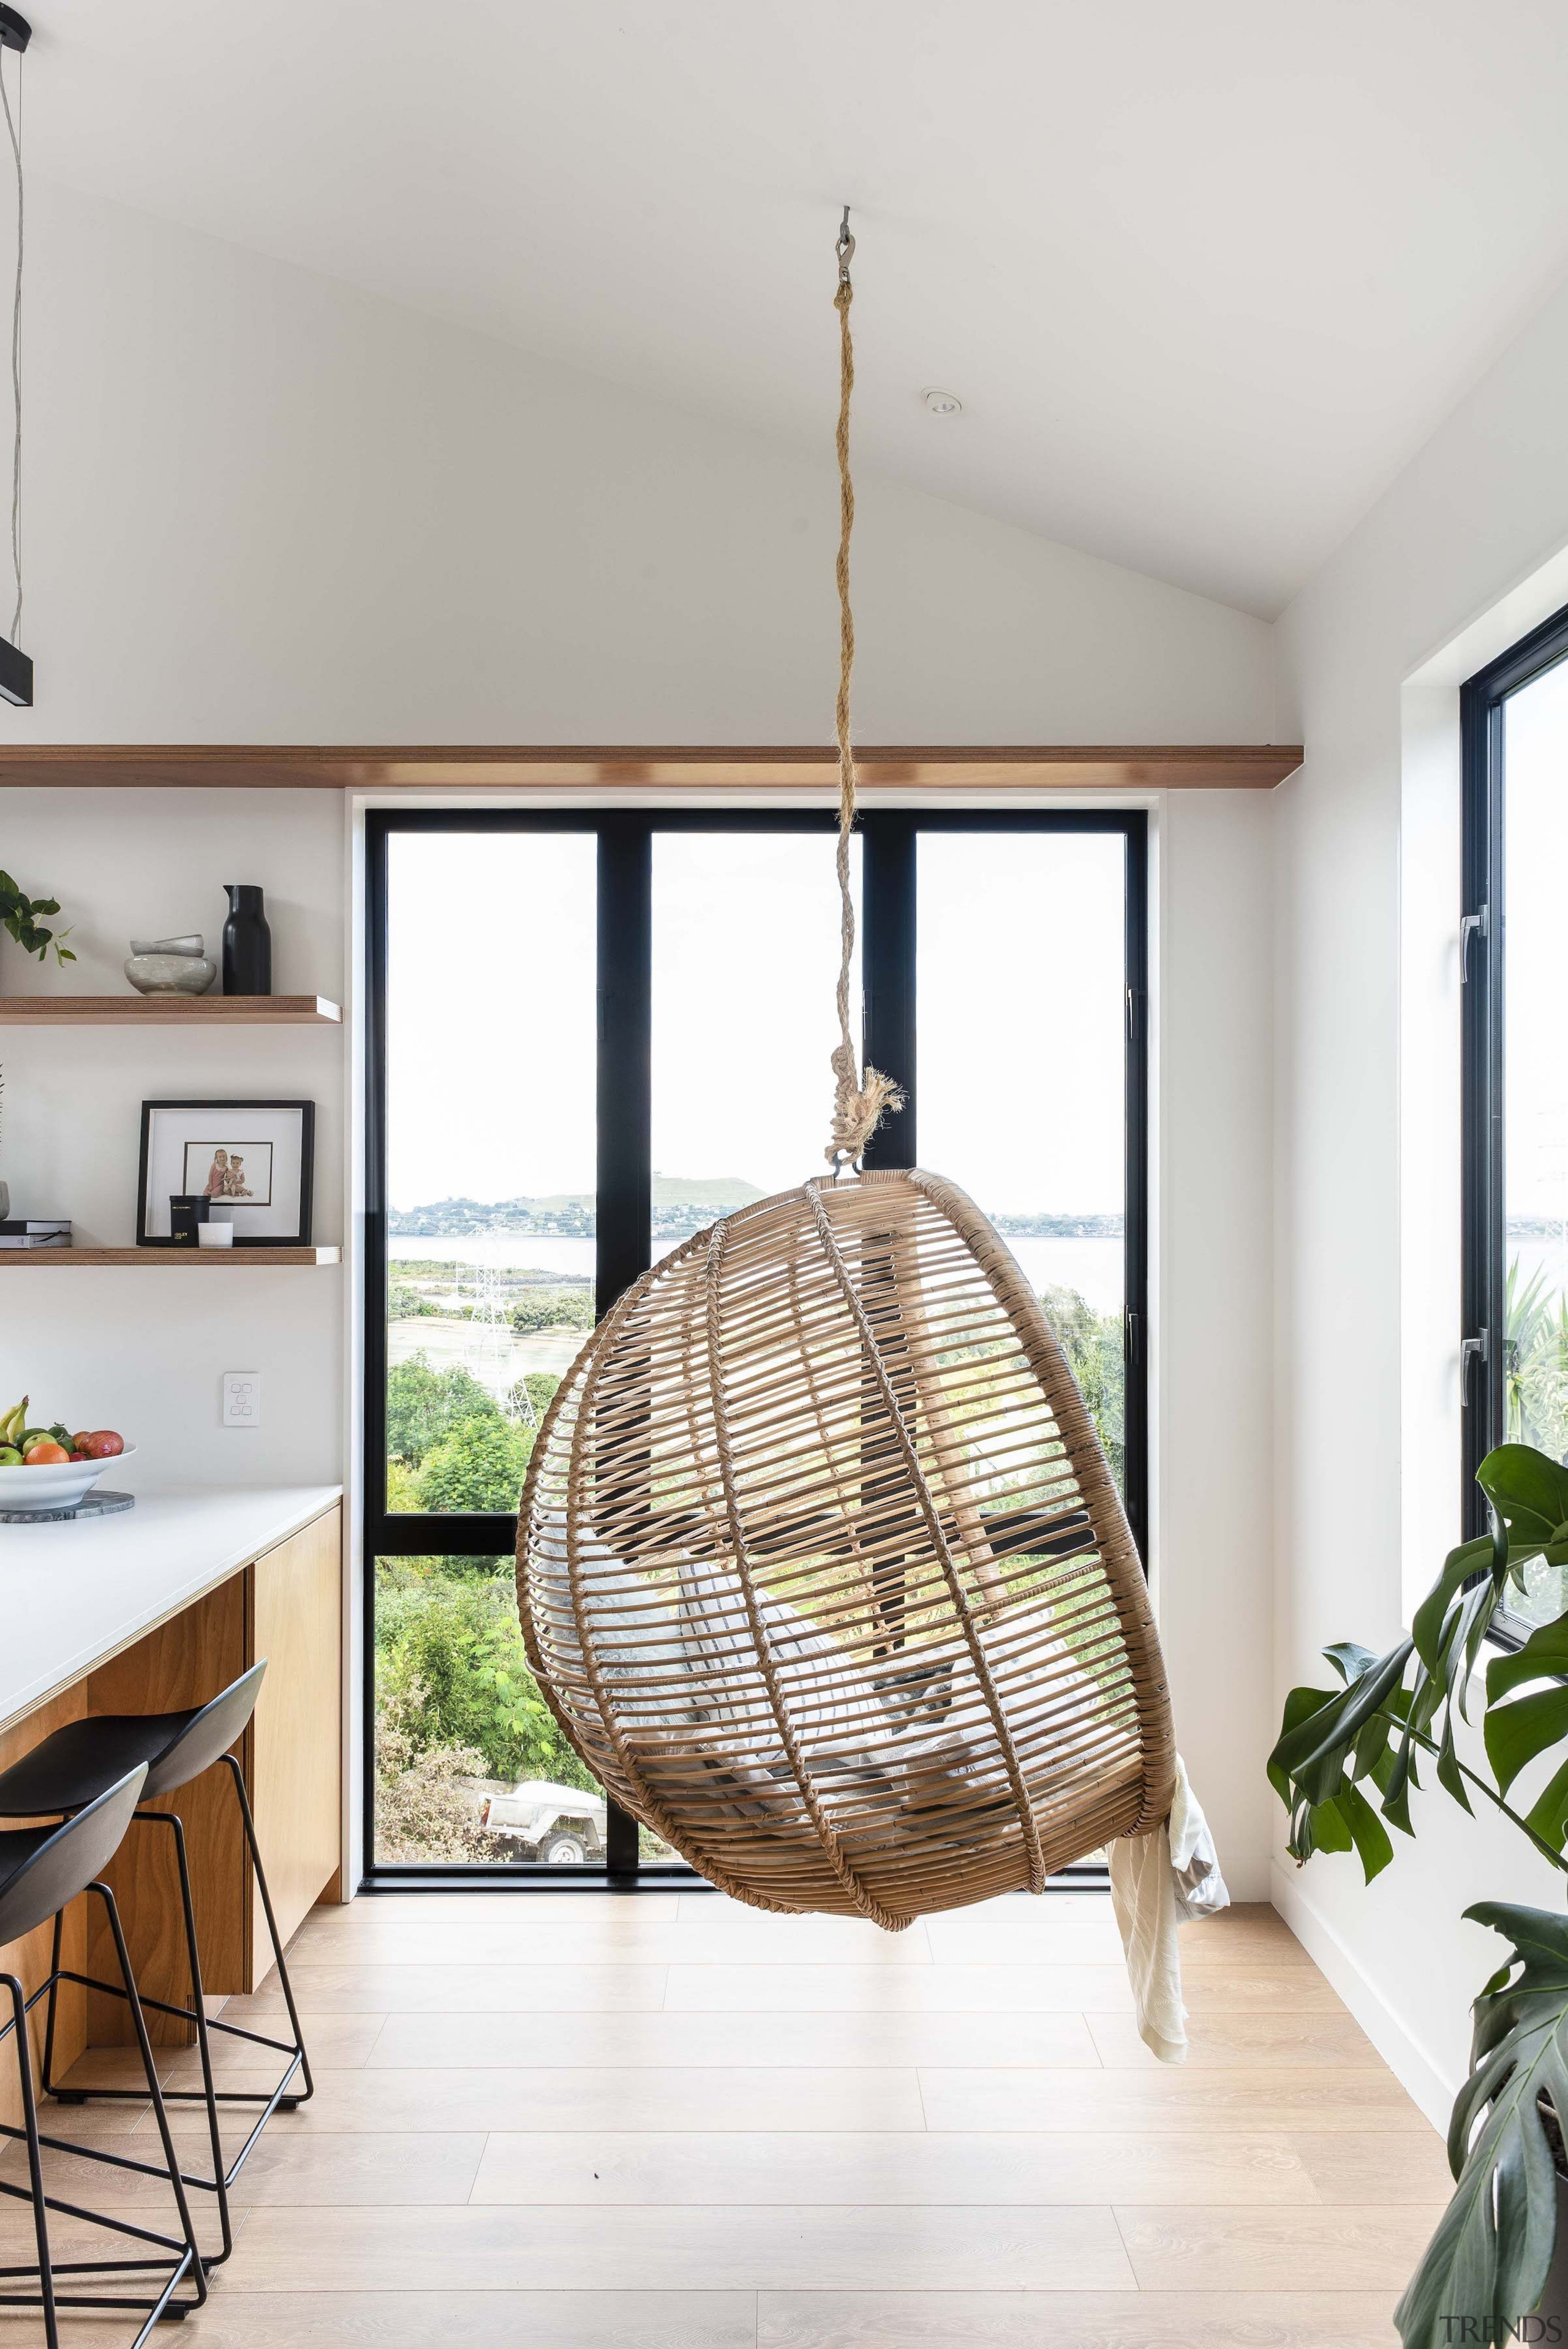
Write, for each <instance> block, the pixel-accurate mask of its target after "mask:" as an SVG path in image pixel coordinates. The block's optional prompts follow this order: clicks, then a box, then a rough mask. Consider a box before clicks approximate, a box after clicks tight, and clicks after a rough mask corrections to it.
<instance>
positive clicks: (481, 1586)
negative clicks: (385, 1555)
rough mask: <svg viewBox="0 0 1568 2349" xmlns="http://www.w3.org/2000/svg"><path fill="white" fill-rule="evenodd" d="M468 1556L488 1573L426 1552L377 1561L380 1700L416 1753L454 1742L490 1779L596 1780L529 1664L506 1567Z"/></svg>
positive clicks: (447, 1747) (577, 1783)
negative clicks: (449, 1567)
mask: <svg viewBox="0 0 1568 2349" xmlns="http://www.w3.org/2000/svg"><path fill="white" fill-rule="evenodd" d="M472 1563H473V1564H474V1565H476V1566H480V1565H482V1568H483V1570H482V1571H480V1572H477V1573H469V1574H463V1575H454V1574H450V1573H449V1572H447V1571H445V1570H444V1569H443V1568H440V1567H438V1566H436V1565H434V1563H433V1562H432V1561H429V1560H427V1559H416V1558H397V1559H390V1558H389V1559H383V1560H381V1561H380V1563H379V1565H378V1566H377V1577H376V1647H377V1658H376V1688H377V1703H378V1704H379V1705H382V1706H384V1707H386V1708H388V1709H389V1711H390V1712H391V1713H392V1715H393V1716H394V1717H395V1718H396V1720H397V1723H398V1724H399V1728H400V1732H401V1733H402V1735H403V1736H404V1737H405V1738H406V1739H407V1741H409V1751H410V1752H416V1753H423V1752H426V1751H429V1752H443V1751H449V1750H452V1749H456V1750H459V1751H461V1752H463V1753H464V1754H477V1755H479V1756H480V1759H481V1760H482V1764H483V1775H488V1776H490V1777H494V1778H506V1779H518V1778H554V1779H557V1780H559V1781H560V1782H561V1783H562V1785H569V1786H591V1785H593V1780H592V1779H591V1778H590V1777H589V1775H588V1773H587V1771H586V1770H585V1769H584V1768H583V1764H582V1763H581V1762H580V1761H579V1760H578V1759H577V1756H576V1755H575V1754H573V1751H572V1748H571V1747H570V1746H569V1745H568V1744H567V1743H566V1740H565V1738H564V1737H563V1736H562V1733H561V1731H560V1729H559V1727H558V1726H557V1724H556V1721H555V1717H554V1715H553V1714H552V1712H551V1710H550V1708H549V1706H548V1705H547V1704H546V1703H545V1702H544V1699H543V1697H542V1695H541V1694H540V1692H539V1686H538V1683H537V1682H536V1681H535V1680H534V1677H533V1674H532V1672H531V1671H530V1670H529V1665H528V1657H527V1654H526V1652H525V1651H524V1648H523V1644H522V1633H521V1630H520V1628H519V1625H518V1619H517V1595H516V1590H515V1587H514V1585H513V1582H512V1578H511V1571H510V1568H508V1570H506V1571H503V1572H501V1573H499V1574H498V1573H497V1572H496V1571H495V1570H494V1568H495V1562H494V1561H493V1560H485V1561H478V1560H476V1561H472ZM401 1766H404V1767H406V1766H407V1760H406V1759H405V1761H404V1762H403V1764H402V1765H401ZM471 1775H480V1772H479V1771H478V1770H477V1769H475V1770H473V1771H472V1773H471Z"/></svg>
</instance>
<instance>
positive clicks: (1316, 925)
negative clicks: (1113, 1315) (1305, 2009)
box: [1275, 294, 1568, 2112]
mask: <svg viewBox="0 0 1568 2349" xmlns="http://www.w3.org/2000/svg"><path fill="white" fill-rule="evenodd" d="M1565 367H1568V294H1564V295H1559V296H1558V297H1557V298H1556V299H1555V300H1553V302H1552V303H1551V304H1549V305H1547V306H1546V307H1545V308H1544V309H1543V310H1542V312H1541V313H1540V315H1539V316H1537V318H1536V319H1535V320H1534V321H1533V322H1532V326H1530V328H1529V329H1528V330H1527V332H1526V333H1525V334H1524V335H1523V336H1521V338H1520V339H1519V341H1518V342H1517V343H1516V344H1515V345H1514V346H1513V347H1512V348H1511V350H1510V351H1509V352H1508V354H1507V355H1506V356H1505V357H1504V358H1503V359H1502V360H1501V362H1500V363H1499V364H1498V366H1497V367H1494V368H1493V369H1492V370H1491V373H1490V374H1489V375H1488V376H1487V377H1486V378H1484V379H1483V380H1482V382H1481V383H1480V385H1479V386H1478V388H1476V390H1475V391H1474V392H1473V393H1472V394H1471V395H1470V397H1469V398H1467V399H1466V400H1465V401H1464V402H1463V404H1462V405H1461V406H1460V408H1459V409H1457V410H1456V412H1455V413H1454V415H1453V416H1452V417H1451V418H1450V419H1449V421H1448V422H1447V423H1446V424H1445V425H1444V426H1443V427H1442V429H1441V430H1440V431H1439V432H1438V433H1437V434H1436V435H1435V436H1434V437H1433V439H1432V440H1430V441H1429V443H1428V445H1427V447H1426V448H1425V449H1424V450H1423V451H1422V452H1421V454H1420V456H1419V457H1418V459H1417V460H1415V461H1414V462H1413V463H1412V464H1411V465H1410V466H1409V468H1408V470H1407V471H1406V472H1405V473H1404V474H1403V475H1402V476H1401V477H1400V479H1399V481H1398V482H1397V483H1396V484H1395V485H1394V487H1393V488H1392V489H1391V490H1390V491H1389V492H1388V493H1387V496H1386V497H1385V498H1384V499H1383V500H1382V501H1381V502H1380V503H1379V504H1378V505H1377V508H1376V509H1375V510H1374V511H1373V512H1372V513H1371V514H1369V515H1368V517H1367V520H1366V522H1365V523H1363V524H1362V526H1361V527H1360V528H1359V529H1358V530H1357V532H1356V533H1355V534H1354V536H1353V537H1352V538H1351V539H1350V540H1349V542H1348V543H1346V546H1345V547H1344V548H1342V549H1341V551H1340V552H1339V554H1337V555H1336V558H1335V559H1334V561H1333V562H1332V563H1331V564H1328V565H1327V566H1326V569H1325V571H1324V572H1323V573H1322V574H1320V575H1319V576H1318V578H1317V579H1315V581H1314V583H1313V584H1312V585H1311V586H1310V587H1309V588H1308V589H1307V590H1306V591H1305V593H1304V594H1303V595H1301V596H1300V597H1299V598H1298V600H1297V601H1296V602H1295V604H1294V605H1292V606H1291V608H1290V610H1289V611H1288V612H1287V613H1286V614H1285V615H1284V618H1283V620H1282V621H1281V623H1280V638H1281V654H1282V694H1283V696H1284V706H1285V708H1286V709H1287V710H1288V711H1289V722H1290V723H1291V724H1292V725H1293V726H1294V725H1295V724H1299V725H1300V727H1301V728H1302V729H1303V730H1304V734H1303V739H1305V741H1306V743H1307V746H1308V758H1307V763H1306V765H1305V769H1304V770H1303V771H1302V772H1301V773H1300V774H1299V775H1298V776H1297V777H1296V778H1295V779H1294V780H1293V781H1290V782H1287V783H1286V784H1284V786H1283V787H1282V789H1281V791H1280V792H1279V793H1278V794H1277V795H1276V805H1277V812H1278V835H1277V840H1276V855H1277V871H1278V895H1277V928H1278V944H1277V961H1276V1006H1277V1020H1276V1030H1275V1044H1276V1085H1277V1121H1276V1139H1275V1151H1276V1166H1277V1189H1276V1233H1275V1238H1276V1268H1277V1272H1276V1278H1277V1290H1276V1299H1277V1332H1276V1378H1275V1460H1276V1466H1277V1525H1278V1553H1277V1604H1276V1613H1275V1623H1276V1666H1277V1683H1276V1696H1278V1695H1280V1694H1282V1693H1283V1691H1284V1688H1285V1687H1287V1686H1288V1685H1289V1684H1290V1683H1291V1682H1295V1681H1299V1680H1315V1681H1316V1682H1317V1683H1318V1684H1319V1685H1322V1684H1323V1677H1322V1676H1323V1672H1324V1671H1325V1670H1326V1668H1325V1667H1322V1666H1321V1665H1317V1666H1316V1667H1315V1651H1316V1650H1317V1649H1318V1648H1319V1647H1320V1646H1321V1645H1322V1644H1323V1643H1324V1642H1326V1641H1327V1640H1333V1639H1341V1638H1354V1639H1357V1640H1362V1641H1363V1642H1364V1643H1365V1644H1367V1645H1368V1646H1371V1647H1381V1646H1383V1645H1385V1644H1387V1643H1388V1642H1390V1641H1391V1640H1393V1639H1394V1638H1396V1637H1397V1636H1398V1631H1399V1629H1400V1626H1401V1621H1402V1619H1404V1615H1405V1609H1404V1605H1403V1594H1402V1588H1401V1582H1402V1570H1403V1577H1404V1579H1405V1581H1406V1583H1407V1584H1408V1583H1409V1582H1410V1581H1413V1580H1415V1579H1416V1578H1417V1568H1418V1567H1419V1578H1420V1579H1421V1580H1423V1581H1428V1580H1429V1579H1430V1578H1431V1577H1432V1575H1433V1574H1435V1572H1436V1570H1437V1568H1438V1566H1439V1563H1440V1556H1441V1547H1442V1545H1443V1543H1444V1542H1445V1541H1446V1540H1451V1539H1453V1538H1455V1537H1456V1533H1457V1526H1458V1520H1459V1506H1460V1495H1459V1463H1458V1454H1457V1449H1456V1429H1457V1414H1456V1395H1457V1349H1458V1338H1459V1324H1458V1310H1459V1228H1458V1190H1457V1181H1456V1170H1457V1166H1458V1150H1459V1140H1458V1132H1457V1091H1456V1089H1455V1086H1454V1084H1453V1081H1452V1074H1451V1071H1453V1070H1454V1069H1455V1068H1457V1056H1458V1017H1459V1012H1458V988H1457V985H1456V983H1455V980H1456V972H1455V968H1454V966H1455V948H1456V943H1457V932H1458V922H1459V912H1460V902H1459V871H1458V840H1457V827H1456V825H1455V823H1454V795H1455V793H1456V792H1457V789H1458V771H1459V769H1458V758H1457V741H1456V736H1455V729H1456V727H1457V720H1458V704H1457V687H1458V683H1459V681H1460V678H1462V677H1463V676H1464V675H1466V674H1468V673H1469V672H1470V671H1471V670H1473V669H1474V668H1475V667H1479V666H1480V663H1481V662H1483V661H1484V660H1486V659H1487V658H1489V657H1491V654H1492V653H1493V652H1495V651H1498V650H1501V648H1502V647H1503V646H1504V645H1505V644H1507V643H1508V642H1510V641H1511V640H1512V638H1514V637H1515V636H1518V635H1520V634H1522V632H1523V631H1524V630H1525V629H1526V628H1528V627H1529V626H1532V625H1533V623H1534V622H1535V621H1536V620H1538V619H1540V618H1542V617H1543V616H1545V614H1546V613H1547V612H1549V611H1550V610H1552V609H1553V607H1554V605H1556V604H1559V603H1561V602H1562V601H1563V600H1564V595H1565V594H1568V584H1565V582H1564V577H1563V572H1562V570H1561V568H1560V567H1558V566H1557V564H1556V558H1557V557H1558V555H1559V554H1560V551H1561V550H1562V549H1563V547H1564V546H1565V545H1568V412H1565V411H1564V408H1563V399H1562V385H1563V376H1564V368H1565ZM1402 844H1403V845H1404V846H1405V847H1406V848H1407V849H1408V854H1406V855H1405V857H1404V862H1403V868H1402ZM1402 895H1403V898H1404V916H1405V920H1404V926H1403V930H1402V927H1401V896H1402ZM1402 1031H1403V1032H1402ZM1402 1125H1403V1126H1404V1128H1405V1131H1406V1134H1407V1137H1408V1142H1407V1147H1406V1148H1405V1150H1404V1151H1403V1152H1402V1149H1401V1126H1402ZM1402 1260H1403V1265H1404V1275H1403V1281H1402V1275H1401V1264H1402ZM1407 1292H1408V1293H1407ZM1402 1551H1404V1552H1406V1553H1408V1556H1407V1557H1404V1558H1403V1559H1402ZM1418 1554H1424V1563H1422V1562H1421V1558H1420V1557H1419V1556H1418ZM1276 1717H1277V1714H1276ZM1275 1816H1276V1819H1277V1818H1278V1817H1280V1816H1282V1815H1281V1814H1280V1813H1279V1812H1278V1810H1277V1806H1276V1811H1275ZM1419 1828H1420V1841H1419V1843H1418V1845H1417V1846H1416V1847H1414V1848H1411V1847H1407V1846H1405V1845H1404V1844H1403V1843H1402V1842H1400V1845H1399V1850H1398V1857H1397V1863H1396V1865H1395V1867H1394V1868H1391V1869H1389V1870H1388V1871H1387V1874H1386V1875H1385V1876H1384V1877H1383V1878H1381V1879H1380V1880H1379V1882H1378V1883H1377V1885H1375V1886H1374V1887H1373V1888H1372V1889H1371V1890H1370V1891H1369V1892H1363V1891H1362V1890H1361V1889H1360V1878H1359V1870H1358V1869H1357V1868H1356V1867H1355V1864H1354V1862H1352V1861H1351V1860H1349V1859H1347V1858H1320V1859H1316V1860H1315V1861H1314V1862H1313V1863H1312V1865H1311V1867H1310V1868H1308V1869H1306V1870H1305V1871H1304V1872H1303V1873H1302V1874H1300V1875H1299V1876H1296V1875H1295V1873H1294V1872H1290V1873H1289V1874H1288V1875H1286V1874H1282V1875H1281V1877H1280V1878H1278V1879H1277V1883H1278V1892H1279V1897H1280V1899H1281V1900H1282V1901H1283V1902H1284V1903H1285V1904H1286V1907H1287V1913H1288V1914H1290V1915H1291V1916H1292V1918H1293V1920H1294V1921H1296V1922H1297V1924H1298V1930H1303V1931H1304V1933H1305V1935H1306V1936H1307V1938H1308V1940H1309V1942H1310V1943H1311V1945H1312V1946H1314V1947H1315V1949H1317V1950H1318V1951H1320V1952H1321V1954H1322V1955H1323V1957H1324V1959H1325V1961H1326V1962H1327V1963H1329V1964H1330V1965H1331V1967H1332V1968H1334V1969H1335V1970H1336V1978H1337V1979H1338V1980H1339V1981H1340V1982H1341V1985H1342V1987H1344V1988H1345V1989H1346V1992H1347V1994H1348V1995H1350V1997H1351V1999H1352V2002H1353V2003H1355V2004H1357V2010H1358V2012H1360V2013H1362V2016H1363V2019H1364V2021H1366V2022H1367V2026H1368V2028H1369V2029H1372V2030H1373V2032H1374V2035H1375V2036H1377V2037H1378V2038H1379V2042H1380V2044H1382V2045H1383V2046H1384V2049H1385V2052H1386V2053H1388V2054H1390V2055H1391V2056H1392V2057H1393V2058H1394V2059H1395V2060H1397V2061H1398V2062H1400V2063H1402V2064H1403V2065H1404V2067H1405V2069H1406V2075H1407V2077H1408V2080H1409V2082H1410V2084H1411V2085H1412V2086H1413V2087H1414V2088H1416V2090H1417V2092H1418V2093H1419V2094H1422V2095H1423V2096H1424V2098H1425V2100H1426V2102H1427V2103H1428V2105H1429V2108H1430V2109H1432V2110H1434V2112H1436V2111H1437V2110H1438V2109H1439V2108H1440V2106H1441V2105H1442V2104H1443V2102H1444V2100H1445V2098H1446V2095H1448V2094H1449V2093H1451V2089H1452V2087H1453V2085H1455V2083H1456V2082H1457V2081H1458V2079H1459V2078H1460V2076H1461V2075H1462V2072H1463V2068H1464V2064H1465V2057H1466V2048H1467V2041H1468V2027H1467V2017H1466V2008H1467V2005H1468V2002H1469V2000H1470V1998H1471V1997H1472V1996H1473V1995H1474V1993H1475V1992H1476V1990H1477V1989H1478V1988H1479V1987H1480V1983H1481V1982H1482V1981H1483V1980H1484V1979H1485V1978H1486V1975H1487V1974H1488V1973H1489V1972H1490V1971H1491V1967H1492V1965H1493V1963H1494V1962H1495V1951H1496V1949H1497V1946H1498V1945H1497V1943H1496V1941H1495V1939H1494V1937H1492V1936H1491V1935H1489V1934H1485V1933H1482V1932H1481V1931H1480V1929H1479V1928H1477V1927H1474V1926H1470V1925H1461V1924H1459V1923H1458V1922H1457V1919H1458V1916H1459V1912H1460V1909H1462V1908H1463V1907H1464V1906H1465V1905H1466V1904H1467V1902H1469V1901H1471V1900H1474V1899H1480V1898H1481V1897H1483V1896H1490V1897H1492V1898H1501V1899H1525V1900H1533V1901H1536V1902H1539V1903H1541V1904H1542V1905H1550V1906H1553V1907H1558V1908H1560V1907H1561V1905H1562V1896H1561V1890H1560V1879H1558V1878H1553V1876H1552V1875H1551V1873H1550V1872H1549V1871H1548V1870H1547V1869H1546V1868H1545V1867H1544V1865H1543V1864H1542V1865H1537V1864H1536V1863H1534V1862H1533V1861H1530V1860H1526V1859H1524V1858H1522V1857H1519V1856H1518V1855H1517V1854H1516V1853H1515V1851H1514V1849H1513V1847H1512V1841H1511V1838H1509V1837H1504V1836H1503V1835H1501V1833H1500V1832H1499V1831H1498V1829H1497V1828H1496V1827H1494V1826H1493V1825H1492V1823H1491V1821H1490V1820H1487V1819H1484V1818H1483V1819H1479V1820H1477V1821H1476V1822H1474V1823H1473V1824H1472V1823H1470V1822H1469V1821H1467V1820H1465V1819H1463V1818H1462V1817H1460V1816H1458V1815H1457V1814H1456V1815H1454V1816H1443V1798H1441V1797H1439V1798H1438V1799H1437V1800H1436V1801H1433V1800H1431V1799H1430V1798H1429V1800H1428V1801H1427V1802H1426V1803H1425V1805H1424V1806H1423V1807H1422V1810H1421V1813H1420V1817H1419ZM1397 1840H1398V1838H1397Z"/></svg>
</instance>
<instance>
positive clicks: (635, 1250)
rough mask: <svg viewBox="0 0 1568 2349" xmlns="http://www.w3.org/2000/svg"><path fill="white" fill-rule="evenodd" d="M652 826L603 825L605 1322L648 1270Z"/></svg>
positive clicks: (601, 1282)
mask: <svg viewBox="0 0 1568 2349" xmlns="http://www.w3.org/2000/svg"><path fill="white" fill-rule="evenodd" d="M653 899H654V866H653V827H652V825H651V824H650V823H649V822H648V819H647V818H646V816H644V815H636V814H624V815H623V814H614V815H606V816H605V817H604V819H603V823H601V825H600V827H599V1018H598V1035H599V1074H598V1116H599V1163H598V1182H597V1194H598V1195H597V1198H596V1200H595V1202H594V1226H595V1229H596V1230H597V1232H598V1236H599V1239H598V1249H597V1255H596V1262H595V1277H594V1289H593V1307H594V1312H595V1315H596V1317H597V1318H598V1319H601V1320H603V1317H604V1315H605V1314H606V1313H608V1311H609V1310H610V1308H611V1307H612V1305H614V1302H615V1300H616V1299H617V1298H618V1297H619V1296H621V1294H622V1292H623V1291H624V1290H625V1289H627V1288H630V1287H631V1285H632V1283H633V1282H634V1280H636V1279H639V1278H641V1276H642V1275H643V1274H644V1273H645V1272H646V1270H647V1268H648V1265H649V1262H650V1260H651V1230H652V1223H653V1196H654V1174H653V1075H652V1054H653V1005H652V1001H651V996H652V988H653V957H654V944H653V925H654V907H653Z"/></svg>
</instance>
